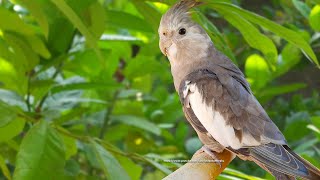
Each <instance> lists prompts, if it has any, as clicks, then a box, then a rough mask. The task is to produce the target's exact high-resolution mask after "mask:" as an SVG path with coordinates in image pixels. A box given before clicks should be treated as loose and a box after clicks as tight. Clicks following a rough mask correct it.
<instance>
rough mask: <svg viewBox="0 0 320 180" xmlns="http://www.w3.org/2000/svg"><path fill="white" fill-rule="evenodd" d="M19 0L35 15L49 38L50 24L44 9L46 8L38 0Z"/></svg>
mask: <svg viewBox="0 0 320 180" xmlns="http://www.w3.org/2000/svg"><path fill="white" fill-rule="evenodd" d="M19 1H20V2H21V3H22V4H23V5H24V6H25V7H26V8H27V9H28V10H29V11H30V13H31V14H32V15H33V17H34V18H35V20H36V21H37V23H38V24H39V26H40V27H41V29H42V31H43V34H44V36H45V37H46V38H48V34H49V24H48V21H47V19H46V16H45V13H44V11H43V10H44V9H43V8H42V7H41V5H40V4H39V3H37V2H36V1H30V0H18V2H19Z"/></svg>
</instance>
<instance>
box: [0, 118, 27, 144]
mask: <svg viewBox="0 0 320 180" xmlns="http://www.w3.org/2000/svg"><path fill="white" fill-rule="evenodd" d="M24 124H25V120H24V119H22V118H15V119H14V120H12V121H10V122H9V123H8V124H6V125H5V126H2V127H0V142H5V141H8V140H10V139H12V138H13V137H15V136H17V135H19V134H20V133H21V132H22V130H23V127H24Z"/></svg>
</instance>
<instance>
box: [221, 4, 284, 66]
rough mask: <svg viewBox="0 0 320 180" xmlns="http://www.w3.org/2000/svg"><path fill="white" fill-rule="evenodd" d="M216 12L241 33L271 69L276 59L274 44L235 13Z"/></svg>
mask: <svg viewBox="0 0 320 180" xmlns="http://www.w3.org/2000/svg"><path fill="white" fill-rule="evenodd" d="M217 11H218V12H219V13H220V14H222V15H223V17H224V18H225V19H226V20H227V21H228V22H229V23H230V24H232V25H233V26H235V27H236V28H237V29H238V30H239V31H240V32H241V34H242V36H243V37H244V39H245V40H246V41H247V42H248V44H249V45H250V46H251V47H253V48H255V49H258V50H259V51H261V52H262V53H263V54H264V56H265V58H266V59H267V62H269V64H270V65H271V66H270V67H273V65H274V64H275V63H276V60H277V57H278V52H277V48H276V46H275V45H274V43H273V42H272V41H271V40H270V39H269V38H268V37H267V36H265V35H263V34H262V33H260V31H259V30H258V29H257V28H256V27H254V26H253V25H252V24H251V23H250V22H249V21H248V20H247V19H245V18H243V17H241V16H238V14H237V13H235V12H232V11H227V10H225V9H217Z"/></svg>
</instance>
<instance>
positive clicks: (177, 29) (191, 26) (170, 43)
mask: <svg viewBox="0 0 320 180" xmlns="http://www.w3.org/2000/svg"><path fill="white" fill-rule="evenodd" d="M199 4H200V3H199V2H197V1H196V0H181V1H179V2H178V3H177V4H175V5H174V6H173V7H171V8H170V9H169V10H168V11H167V12H166V13H165V14H164V15H163V16H162V18H161V22H160V26H159V30H158V32H159V37H160V42H159V46H160V49H161V52H162V53H163V54H164V55H166V56H168V58H169V60H170V61H174V60H176V59H178V57H177V55H178V54H181V52H179V51H181V50H186V51H185V52H186V53H189V54H192V53H193V52H195V51H196V50H199V48H200V49H201V48H202V49H203V48H204V47H206V46H205V45H206V44H204V43H208V40H209V41H210V38H209V37H208V35H207V33H206V32H205V30H204V29H203V28H202V27H201V26H200V25H198V24H197V23H195V22H194V21H193V20H192V19H191V17H190V13H189V9H190V8H192V7H194V6H197V5H199ZM210 42H211V41H210ZM198 52H200V51H198Z"/></svg>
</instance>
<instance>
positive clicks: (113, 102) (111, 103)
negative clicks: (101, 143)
mask: <svg viewBox="0 0 320 180" xmlns="http://www.w3.org/2000/svg"><path fill="white" fill-rule="evenodd" d="M118 95H119V90H117V91H116V92H115V93H114V95H113V98H112V100H111V102H110V106H109V107H108V108H107V112H106V115H105V117H104V121H103V125H102V128H101V131H100V134H99V138H100V139H103V137H104V134H105V133H106V131H107V128H108V123H109V121H110V115H111V113H112V111H113V108H114V105H115V103H116V101H117V99H118Z"/></svg>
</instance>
